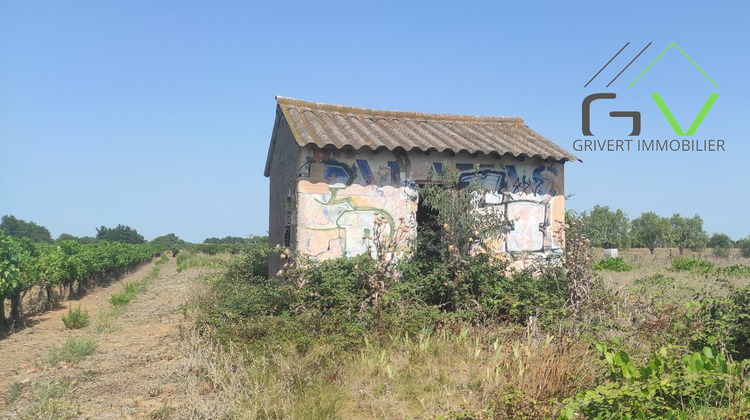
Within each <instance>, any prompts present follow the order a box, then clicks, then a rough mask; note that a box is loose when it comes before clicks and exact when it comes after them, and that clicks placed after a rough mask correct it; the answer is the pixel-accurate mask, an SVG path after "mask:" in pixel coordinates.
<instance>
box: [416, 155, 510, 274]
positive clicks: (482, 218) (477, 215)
mask: <svg viewBox="0 0 750 420" xmlns="http://www.w3.org/2000/svg"><path fill="white" fill-rule="evenodd" d="M443 168H444V169H443V172H442V173H433V174H432V180H431V182H430V183H427V184H425V185H423V186H421V187H419V188H418V189H417V192H418V194H419V199H420V200H422V202H423V204H424V205H425V206H426V207H428V208H430V209H432V210H433V211H434V212H435V222H434V223H435V227H434V230H435V231H437V232H440V233H439V234H438V235H436V237H434V239H436V240H437V242H436V244H437V245H433V246H434V247H436V248H437V251H438V252H439V254H440V256H441V258H442V260H443V261H449V260H451V259H455V258H457V257H458V258H465V257H466V256H468V255H469V254H471V253H472V252H475V251H477V250H479V249H487V248H488V242H490V241H494V240H496V239H498V238H500V237H501V236H502V234H503V233H505V232H506V231H507V230H508V220H506V219H505V218H504V217H503V216H502V214H500V213H498V212H495V211H492V209H493V207H492V206H489V207H485V206H484V204H485V194H486V192H487V190H486V189H485V187H484V186H483V185H482V183H481V182H480V181H479V180H478V179H479V177H473V178H472V179H471V180H466V179H467V178H465V177H464V176H462V175H461V174H460V173H459V172H458V171H456V170H453V169H451V168H452V165H451V163H450V162H443ZM478 169H479V167H478V166H477V167H476V168H475V170H478ZM422 245H424V242H423V243H422Z"/></svg>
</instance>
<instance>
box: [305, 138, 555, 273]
mask: <svg viewBox="0 0 750 420" xmlns="http://www.w3.org/2000/svg"><path fill="white" fill-rule="evenodd" d="M334 153H335V152H334ZM334 153H329V154H326V155H323V154H320V153H319V152H316V154H314V155H313V156H308V157H307V158H306V161H307V164H308V165H309V167H308V171H306V172H305V175H307V176H303V178H307V179H302V180H300V181H299V183H298V191H297V193H298V199H297V207H298V208H297V221H298V225H297V232H298V234H297V245H298V248H299V249H300V250H301V251H302V252H303V253H306V254H308V255H311V256H313V257H317V258H319V259H329V258H337V257H341V256H355V255H359V254H362V253H364V252H367V250H368V235H369V234H370V232H371V231H372V226H373V222H374V220H375V219H376V218H377V217H382V218H383V219H384V220H386V222H387V224H388V227H387V229H386V233H387V234H392V232H395V230H396V229H398V228H400V227H401V226H405V227H406V228H407V229H408V231H409V232H410V235H409V237H410V238H413V237H415V236H416V227H417V226H416V224H417V223H416V211H417V206H418V204H417V197H416V191H415V188H416V186H417V181H415V180H427V179H428V177H429V176H430V174H431V173H432V172H433V171H434V172H442V169H443V168H442V163H440V162H434V161H429V160H427V159H426V158H425V159H422V161H418V162H413V161H412V162H409V161H408V158H407V159H406V162H404V160H403V159H402V160H401V161H400V162H399V161H398V160H389V159H388V158H387V157H388V156H390V157H391V158H393V155H387V154H384V155H383V156H377V155H372V156H362V155H358V154H352V155H351V156H344V158H342V157H341V156H332V155H333V154H334ZM457 167H458V169H459V171H460V172H459V173H460V182H461V183H464V184H468V183H471V182H480V183H481V184H482V185H483V186H484V187H486V188H487V190H488V194H487V196H486V197H485V200H484V204H483V207H486V209H485V211H488V210H490V208H493V209H494V210H493V211H502V212H503V213H504V214H505V215H506V217H507V218H508V220H509V222H510V227H511V228H512V230H511V231H510V232H509V233H508V234H507V235H506V237H505V240H504V241H502V242H503V244H502V246H503V249H502V251H505V252H510V253H514V252H529V251H542V250H549V249H553V248H555V247H557V244H556V243H555V242H554V239H553V237H552V236H553V235H552V234H551V231H550V229H549V228H550V226H551V224H552V223H551V220H552V219H554V217H555V216H556V215H558V216H559V214H558V213H560V214H561V211H560V210H559V209H554V208H553V207H555V205H557V206H560V205H562V201H560V200H559V199H561V198H562V197H559V196H558V194H559V193H558V191H560V190H561V179H559V176H558V175H559V173H558V169H557V168H556V167H555V166H554V164H545V163H544V162H541V163H540V162H536V163H534V162H532V161H529V162H519V163H518V164H505V165H500V164H484V165H483V166H481V167H479V169H478V170H477V169H475V168H474V165H473V164H465V165H457ZM420 182H421V181H420ZM556 203H557V204H556Z"/></svg>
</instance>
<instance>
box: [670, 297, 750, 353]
mask: <svg viewBox="0 0 750 420" xmlns="http://www.w3.org/2000/svg"><path fill="white" fill-rule="evenodd" d="M686 308H687V309H688V312H687V313H685V315H684V318H683V320H682V321H681V323H683V324H684V325H686V328H687V330H688V331H689V332H690V334H689V343H688V344H689V345H690V346H691V348H693V349H697V348H698V347H699V346H700V343H702V342H703V341H705V340H706V339H707V338H708V337H709V336H714V337H716V339H717V340H718V341H719V343H720V344H721V345H722V346H723V347H724V348H726V349H727V351H728V352H729V353H730V354H731V355H732V357H734V358H735V359H737V360H745V359H750V288H744V289H740V290H735V291H732V292H730V293H729V294H728V295H727V296H724V297H714V296H705V297H703V298H701V299H695V300H692V301H689V302H687V303H686Z"/></svg>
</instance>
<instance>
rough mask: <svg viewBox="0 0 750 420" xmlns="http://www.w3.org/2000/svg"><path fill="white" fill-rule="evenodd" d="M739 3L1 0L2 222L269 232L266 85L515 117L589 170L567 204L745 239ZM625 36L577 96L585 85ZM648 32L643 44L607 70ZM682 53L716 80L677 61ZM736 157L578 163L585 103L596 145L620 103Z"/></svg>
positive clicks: (150, 232) (406, 106)
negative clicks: (684, 221) (675, 217)
mask: <svg viewBox="0 0 750 420" xmlns="http://www.w3.org/2000/svg"><path fill="white" fill-rule="evenodd" d="M748 14H750V6H748V4H747V3H746V2H734V4H726V5H724V4H721V3H720V2H713V3H704V2H700V3H699V2H688V1H683V2H673V3H666V2H653V1H650V2H629V3H621V2H617V3H616V2H601V1H599V2H549V3H541V2H507V3H506V2H436V1H431V2H388V1H381V2H361V3H359V2H309V1H308V2H293V1H292V2H283V3H279V2H262V3H258V4H253V2H247V1H216V2H190V1H160V2H145V1H127V2H126V1H107V2H100V1H69V2H59V1H35V2H11V1H4V0H0V213H1V214H13V215H15V216H16V217H18V218H21V219H25V220H33V221H35V222H37V223H39V224H41V225H44V226H46V227H48V228H49V229H50V231H51V232H52V235H53V237H57V236H58V235H59V234H61V233H64V232H66V233H71V234H74V235H81V236H83V235H95V233H96V231H95V227H97V226H101V225H107V226H115V225H117V224H119V223H122V224H127V225H129V226H131V227H133V228H136V229H137V230H138V231H139V232H140V233H142V234H143V235H144V236H145V237H146V238H147V239H152V238H154V237H155V236H158V235H162V234H166V233H170V232H174V233H176V234H177V235H179V236H180V237H182V238H183V239H186V240H189V241H196V242H199V241H202V240H203V239H205V238H206V237H209V236H219V237H222V236H227V235H234V236H247V235H248V234H265V232H266V230H267V226H268V179H267V178H265V177H263V167H264V164H265V158H266V153H267V150H268V143H269V140H270V135H271V129H272V127H273V120H274V116H275V102H274V96H275V95H283V96H290V97H295V98H301V99H306V100H313V101H320V102H329V103H335V104H344V105H353V106H362V107H369V108H379V109H394V110H405V111H420V112H435V113H452V114H473V115H521V116H523V117H525V120H526V123H527V124H528V125H529V126H530V127H531V128H532V129H534V130H535V131H537V132H539V133H541V134H542V135H544V136H546V137H547V138H549V139H551V140H552V141H554V142H556V143H557V144H559V145H560V146H562V147H563V148H565V149H567V150H569V151H571V152H573V153H575V154H576V155H577V156H578V157H580V158H581V159H583V163H570V164H567V165H566V174H565V175H566V179H565V182H566V193H567V194H574V195H573V197H572V198H571V199H570V200H569V201H568V203H567V206H568V207H569V208H572V209H575V210H578V211H583V210H587V209H590V208H591V207H593V206H594V205H595V204H602V205H608V206H610V207H611V208H621V209H623V210H624V211H625V212H627V213H628V215H629V216H630V217H631V218H635V217H637V216H638V215H640V214H641V213H642V212H645V211H655V212H657V213H659V214H661V215H663V216H669V215H671V214H672V213H675V212H679V213H681V214H683V215H688V216H692V215H693V214H696V213H697V214H700V215H701V216H702V217H703V219H704V221H705V226H704V227H705V228H706V230H707V231H708V232H709V233H712V232H726V233H728V234H729V235H730V236H732V238H734V239H739V238H741V237H745V236H747V235H749V234H750V224H748V223H747V216H746V214H747V211H746V209H747V208H748V206H750V198H748V192H750V187H748V184H747V182H748V181H749V180H750V176H748V174H747V173H746V171H747V170H746V166H747V164H746V161H747V156H750V138H749V136H748V134H749V133H748V131H750V130H749V129H748V128H747V124H746V120H747V116H746V114H747V111H748V105H747V98H748V97H750V88H749V87H750V83H749V82H748V79H747V68H748V67H749V66H748V64H750V63H749V61H750V59H749V58H748V55H747V45H746V43H747V40H748V39H750V36H749V35H750V30H748V29H747V25H746V17H747V16H748ZM626 42H630V43H631V44H630V45H629V46H628V47H627V48H626V49H625V50H624V51H623V52H622V53H621V54H620V56H618V58H617V59H615V60H614V61H613V62H612V64H610V65H609V66H608V67H607V69H605V71H603V72H602V74H600V75H599V76H598V77H597V79H595V80H594V82H592V84H591V85H589V86H588V87H587V88H583V85H584V84H585V83H586V82H587V81H588V80H589V79H590V78H591V77H592V76H593V75H594V74H595V73H596V72H597V71H598V70H599V68H601V66H603V65H604V63H606V62H607V60H609V59H610V58H611V57H612V56H613V55H614V53H616V52H617V51H618V50H619V49H620V48H621V47H622V46H623V45H624V44H625V43H626ZM648 42H653V44H652V45H651V46H650V47H649V48H648V49H647V50H646V51H645V52H644V53H643V55H642V56H641V57H639V59H638V60H636V61H635V62H634V63H633V65H632V66H630V67H629V68H628V69H627V70H626V71H625V72H623V74H622V75H621V76H620V77H619V78H618V79H617V81H616V82H615V83H613V84H612V86H610V88H606V87H605V86H606V84H607V83H608V82H609V80H611V79H612V78H613V77H614V76H615V75H616V74H617V73H618V72H619V71H620V70H621V69H622V68H623V67H624V66H625V65H626V64H627V63H628V62H629V61H630V60H632V58H633V57H634V56H635V54H637V52H638V51H640V50H641V49H642V48H643V47H644V46H645V45H646V44H648ZM671 42H676V43H677V44H678V45H679V46H680V47H681V48H682V49H683V50H684V51H685V52H686V53H687V54H688V55H689V56H690V57H691V58H692V59H693V60H694V61H695V62H696V63H697V64H698V65H699V66H700V67H701V69H703V71H705V72H706V74H708V75H709V76H710V77H711V79H713V80H714V81H715V82H716V84H717V85H718V88H717V87H714V86H713V85H712V84H711V83H709V82H707V80H706V78H705V77H704V76H703V75H702V74H701V73H700V72H699V71H698V70H697V69H696V68H695V67H694V66H692V64H690V63H689V62H688V61H687V60H686V59H685V58H684V56H682V55H681V54H679V52H678V51H675V49H672V50H670V51H669V52H667V54H665V55H664V56H663V57H662V59H660V60H659V63H657V65H655V66H654V67H653V68H652V69H650V70H649V71H648V72H647V73H646V74H645V75H644V76H643V78H641V79H640V80H639V81H638V82H637V83H636V84H635V85H634V86H633V87H632V88H628V87H627V85H628V84H629V83H630V82H632V81H633V80H634V79H635V78H636V77H637V76H638V74H639V73H640V72H641V71H642V70H643V69H644V68H645V67H646V65H648V63H651V62H652V61H653V60H654V59H656V57H657V56H658V55H659V54H660V53H661V52H662V51H663V50H664V49H665V48H666V47H667V46H668V45H669V44H670V43H671ZM654 91H658V92H659V93H660V94H662V96H663V97H664V100H665V102H666V103H667V104H668V105H669V106H670V109H672V111H673V113H674V115H675V118H676V119H677V121H678V122H680V124H681V125H682V126H683V127H687V126H688V125H689V124H690V121H692V119H693V118H694V116H695V115H696V114H697V112H698V110H699V109H700V107H701V106H702V104H703V102H704V101H705V100H706V98H707V97H708V95H709V94H710V93H711V92H717V93H719V95H720V96H719V99H718V100H717V102H716V104H715V105H714V107H713V108H712V109H711V111H710V112H709V114H708V116H707V117H706V119H705V120H704V122H703V123H702V125H701V126H700V128H699V130H698V131H697V132H696V134H695V135H693V136H691V137H690V138H694V139H723V140H724V141H725V147H726V149H727V150H726V151H725V152H637V151H631V152H600V151H599V152H575V151H573V140H575V139H578V138H584V137H583V136H582V133H581V101H582V99H583V98H584V97H585V96H586V95H588V94H591V93H596V92H616V94H617V95H618V98H617V99H616V100H610V101H598V102H596V105H595V106H594V107H593V108H592V130H593V131H594V133H595V134H596V136H595V138H599V139H607V138H613V139H617V138H628V137H627V134H628V133H629V122H628V121H627V120H626V119H622V118H610V117H609V116H608V115H607V114H608V112H609V111H614V110H621V111H633V110H637V111H640V112H641V114H642V125H643V129H642V133H641V135H640V136H638V138H644V139H652V138H655V139H673V138H677V137H676V136H675V134H674V132H673V131H671V128H670V127H669V125H668V124H667V123H666V120H665V119H664V117H663V116H662V114H661V113H660V112H659V110H658V108H657V107H656V105H655V104H654V102H653V101H652V100H651V97H650V94H651V93H652V92H654Z"/></svg>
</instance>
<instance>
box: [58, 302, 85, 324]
mask: <svg viewBox="0 0 750 420" xmlns="http://www.w3.org/2000/svg"><path fill="white" fill-rule="evenodd" d="M62 321H63V324H65V328H69V329H71V330H75V329H79V328H83V327H85V326H87V325H89V311H87V310H85V309H83V310H82V309H81V305H78V308H76V309H75V310H73V305H70V306H68V314H67V315H63V316H62Z"/></svg>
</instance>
